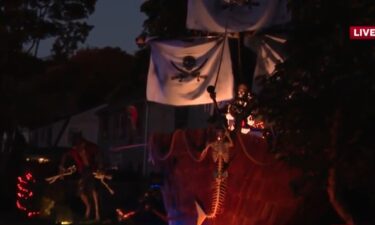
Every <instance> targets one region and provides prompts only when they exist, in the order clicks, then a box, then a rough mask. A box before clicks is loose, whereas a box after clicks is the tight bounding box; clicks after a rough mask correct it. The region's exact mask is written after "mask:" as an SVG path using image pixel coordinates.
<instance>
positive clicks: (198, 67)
mask: <svg viewBox="0 0 375 225" xmlns="http://www.w3.org/2000/svg"><path fill="white" fill-rule="evenodd" d="M150 46H151V58H150V66H149V71H148V78H147V100H149V101H152V102H157V103H162V104H167V105H174V106H186V105H199V104H208V103H212V99H211V98H210V95H209V93H208V92H207V91H206V89H207V87H208V86H210V85H215V82H216V79H217V83H216V99H217V101H224V100H229V99H232V98H233V73H232V63H231V58H230V53H229V47H228V43H227V40H226V39H224V38H215V39H214V40H208V39H197V40H194V41H188V42H187V41H180V40H169V41H151V42H150ZM221 57H222V59H221Z"/></svg>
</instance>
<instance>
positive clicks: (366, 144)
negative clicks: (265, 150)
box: [257, 0, 375, 224]
mask: <svg viewBox="0 0 375 225" xmlns="http://www.w3.org/2000/svg"><path fill="white" fill-rule="evenodd" d="M290 6H291V9H292V12H293V20H292V29H291V31H290V32H289V40H288V42H287V51H288V58H287V60H286V61H285V62H284V63H281V64H279V65H278V66H277V69H276V73H275V74H274V75H273V76H271V77H267V76H264V77H262V78H261V79H260V80H258V82H259V83H260V84H261V86H262V87H263V89H262V92H261V93H260V94H259V96H258V99H257V101H258V108H257V111H258V113H259V114H260V115H262V116H263V117H264V118H265V119H266V120H267V121H268V122H269V123H270V124H272V126H273V128H274V130H275V133H276V135H277V136H276V140H274V141H275V144H276V145H275V148H274V151H276V152H277V153H278V156H280V157H282V158H283V159H285V160H287V161H288V162H290V163H291V164H292V165H294V166H298V167H299V168H302V169H303V171H304V172H305V175H306V176H305V178H304V179H305V181H309V180H310V181H311V180H315V181H316V182H317V183H316V185H315V186H314V188H315V189H317V188H318V189H319V188H322V187H325V186H326V179H327V176H328V171H329V169H332V168H334V169H335V170H336V174H337V176H336V182H337V184H338V185H339V188H338V189H339V190H336V191H338V192H337V194H338V195H339V196H341V203H342V204H343V205H345V207H346V209H348V211H350V213H353V214H355V216H356V218H355V220H356V224H361V222H360V221H361V220H364V219H363V218H364V217H366V216H367V215H369V214H367V215H365V214H366V213H367V212H368V210H369V209H372V210H373V209H374V202H375V193H374V191H373V190H374V188H375V184H374V180H373V179H371V178H370V177H372V176H373V173H374V172H375V170H374V166H373V160H374V159H375V156H374V148H375V146H374V142H373V138H372V134H373V131H372V130H373V127H374V125H375V124H374V121H375V105H374V104H373V99H374V98H375V67H374V66H373V65H374V63H375V54H374V52H375V45H374V43H373V41H353V40H349V26H353V25H372V24H375V6H374V4H372V3H370V2H369V1H355V2H353V1H320V0H309V1H297V0H294V1H291V4H290ZM302 186H303V185H302ZM371 189H372V191H369V190H371ZM339 192H340V193H339ZM359 192H362V193H363V196H367V197H364V199H366V200H363V199H362V198H361V199H362V200H363V201H362V203H359V201H357V202H354V201H353V199H359V197H360V195H358V193H359ZM363 196H362V197H363ZM350 207H351V209H350ZM366 207H367V209H366V210H362V211H361V210H360V211H361V212H359V211H358V209H360V208H361V209H362V208H366ZM355 208H357V211H355V210H354V209H355ZM368 221H370V220H368V218H367V222H368Z"/></svg>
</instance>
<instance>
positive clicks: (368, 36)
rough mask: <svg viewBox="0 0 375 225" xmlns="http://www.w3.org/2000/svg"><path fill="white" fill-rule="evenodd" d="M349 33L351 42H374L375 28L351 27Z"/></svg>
mask: <svg viewBox="0 0 375 225" xmlns="http://www.w3.org/2000/svg"><path fill="white" fill-rule="evenodd" d="M349 32H350V39H352V40H375V26H351V27H350V28H349Z"/></svg>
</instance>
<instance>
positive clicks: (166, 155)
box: [150, 130, 181, 161]
mask: <svg viewBox="0 0 375 225" xmlns="http://www.w3.org/2000/svg"><path fill="white" fill-rule="evenodd" d="M177 132H181V130H176V131H175V132H174V133H173V136H172V141H171V144H170V146H169V149H168V152H167V153H166V154H165V155H164V156H159V155H158V154H156V150H154V135H152V136H151V138H150V152H151V155H152V157H153V158H156V159H157V160H159V161H165V160H166V159H168V158H169V156H171V155H172V151H173V148H174V146H175V142H176V135H177Z"/></svg>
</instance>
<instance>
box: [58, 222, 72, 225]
mask: <svg viewBox="0 0 375 225" xmlns="http://www.w3.org/2000/svg"><path fill="white" fill-rule="evenodd" d="M72 223H73V222H72V221H61V222H60V224H61V225H67V224H72Z"/></svg>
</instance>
